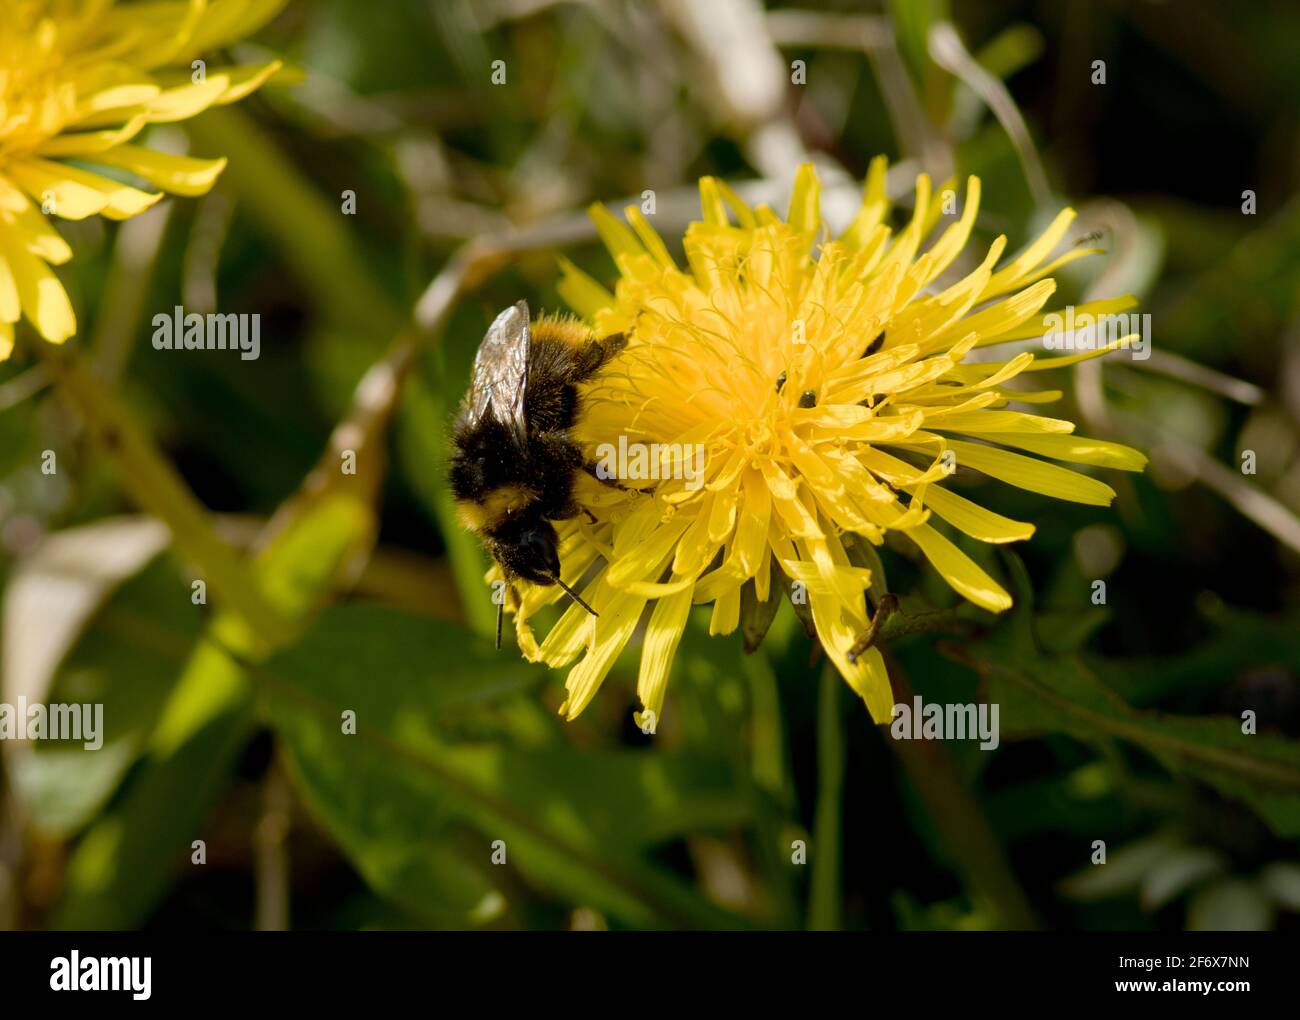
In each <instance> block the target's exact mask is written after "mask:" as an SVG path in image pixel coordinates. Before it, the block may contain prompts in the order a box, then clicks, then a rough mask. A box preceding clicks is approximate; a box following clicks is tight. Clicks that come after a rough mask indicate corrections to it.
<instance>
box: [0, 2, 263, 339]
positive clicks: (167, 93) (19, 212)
mask: <svg viewBox="0 0 1300 1020" xmlns="http://www.w3.org/2000/svg"><path fill="white" fill-rule="evenodd" d="M283 6H284V0H206V2H205V0H168V2H159V3H134V2H120V3H115V2H114V0H0V359H3V358H7V357H8V356H9V353H10V351H11V350H12V348H13V336H14V324H15V323H16V322H18V320H19V319H20V318H22V317H23V316H26V318H27V319H28V320H29V321H30V322H31V323H32V324H33V325H34V326H35V327H36V329H37V331H38V332H39V333H40V334H41V336H43V337H45V339H47V340H50V341H52V342H54V343H62V342H63V341H64V340H66V339H67V338H68V337H70V336H72V334H73V333H75V332H76V329H77V322H76V317H75V316H74V314H73V311H72V305H71V303H70V302H69V300H68V296H67V294H66V293H65V292H64V290H63V286H62V285H61V284H60V283H59V281H58V279H57V278H56V277H55V275H54V274H53V273H52V272H51V271H50V268H49V266H50V265H62V264H63V263H64V262H67V261H68V260H69V259H70V258H71V257H72V251H71V249H70V248H69V247H68V245H67V242H65V241H64V240H63V238H62V237H60V236H59V234H58V232H57V231H55V230H54V229H53V228H52V227H51V226H50V224H49V222H48V221H47V220H46V218H45V216H46V215H50V216H57V217H60V218H62V219H65V220H80V219H85V218H86V217H88V216H94V215H96V214H101V215H103V216H106V217H108V218H109V219H114V220H124V219H128V218H129V217H131V216H135V215H136V214H138V213H141V212H143V211H144V210H145V209H148V208H149V207H150V206H151V205H153V204H154V203H155V202H157V201H158V200H159V199H160V198H162V193H163V192H171V193H173V194H176V195H201V194H204V193H205V192H206V191H207V190H208V189H209V188H211V187H212V185H213V183H214V182H215V181H216V179H217V175H218V174H220V173H221V171H222V169H223V168H224V167H225V165H226V161H225V160H224V159H193V158H189V157H186V156H175V155H169V154H167V153H162V152H155V151H153V150H151V149H147V148H144V147H142V146H139V145H135V144H132V142H131V140H132V139H133V138H135V136H136V135H138V134H139V133H140V132H141V131H142V130H144V128H145V127H146V126H147V125H149V124H159V123H169V122H172V121H179V120H185V119H186V118H188V117H193V116H194V115H195V114H197V113H200V112H202V111H203V110H206V109H207V108H208V107H209V106H214V105H219V104H224V103H232V102H235V101H236V100H238V99H242V98H243V97H244V96H246V95H248V94H249V93H250V92H252V91H253V90H254V89H256V88H258V87H259V86H260V85H261V84H262V83H263V82H265V81H266V80H267V78H269V77H270V76H271V75H272V74H274V73H275V71H276V70H277V69H278V68H279V66H280V64H279V62H278V61H272V62H271V63H267V64H258V65H252V66H240V67H225V68H208V67H207V66H206V64H205V63H204V62H203V61H201V60H200V59H199V56H200V54H203V53H208V52H211V51H213V50H215V49H218V48H219V47H222V46H226V45H228V44H230V43H232V42H235V41H237V40H238V39H240V38H242V37H243V36H245V35H247V34H248V33H250V32H252V31H254V30H255V29H257V28H259V27H261V26H262V25H263V24H265V23H266V22H267V21H269V20H270V19H271V18H272V17H274V16H275V15H276V14H277V13H278V12H279V10H280V9H281V7H283ZM121 177H127V178H139V179H141V180H142V181H147V182H148V183H150V184H152V185H153V186H154V187H156V188H160V189H161V191H143V190H140V189H138V188H135V187H132V186H130V185H129V184H126V183H123V181H122V180H121V179H119V178H121Z"/></svg>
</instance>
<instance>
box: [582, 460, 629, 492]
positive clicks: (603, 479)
mask: <svg viewBox="0 0 1300 1020" xmlns="http://www.w3.org/2000/svg"><path fill="white" fill-rule="evenodd" d="M582 470H583V471H585V472H587V474H589V475H591V477H592V478H594V479H596V481H598V482H600V484H601V485H608V486H609V487H610V488H611V489H618V490H619V491H620V492H637V491H638V490H636V489H633V488H631V487H630V486H627V485H624V484H623V483H622V482H620V481H619V480H618V479H616V478H609V477H607V476H605V475H602V474H601V473H600V465H599V464H597V463H596V462H595V461H594V460H589V461H587V463H585V464H583V465H582Z"/></svg>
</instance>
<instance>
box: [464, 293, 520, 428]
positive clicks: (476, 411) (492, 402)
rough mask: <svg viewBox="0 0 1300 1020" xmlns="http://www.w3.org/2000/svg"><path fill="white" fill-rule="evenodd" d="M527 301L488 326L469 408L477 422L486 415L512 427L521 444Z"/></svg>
mask: <svg viewBox="0 0 1300 1020" xmlns="http://www.w3.org/2000/svg"><path fill="white" fill-rule="evenodd" d="M531 344H532V332H531V330H530V329H529V327H528V302H527V301H520V302H519V303H518V304H514V305H511V306H510V307H509V308H507V309H506V310H505V311H504V312H502V313H501V314H500V315H498V316H497V317H496V318H495V319H494V320H493V322H492V325H491V326H489V327H488V331H487V335H486V336H484V337H483V343H482V344H480V345H479V349H478V354H477V355H476V356H475V358H474V379H473V381H472V382H471V383H470V387H469V411H470V415H471V417H472V420H474V421H476V422H477V421H480V420H481V419H482V418H483V416H484V415H486V414H489V413H490V414H491V415H492V417H494V418H495V419H497V421H499V422H501V424H503V425H506V426H508V427H509V429H510V431H511V432H513V433H514V436H515V438H516V439H517V440H518V441H519V444H520V445H521V446H522V445H523V444H524V443H525V442H526V441H527V439H528V425H527V422H526V421H525V420H524V392H525V390H527V388H528V351H529V347H530V346H531Z"/></svg>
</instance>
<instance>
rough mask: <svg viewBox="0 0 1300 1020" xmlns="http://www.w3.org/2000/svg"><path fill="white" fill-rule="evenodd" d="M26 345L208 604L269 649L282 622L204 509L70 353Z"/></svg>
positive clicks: (42, 345) (43, 345) (111, 396)
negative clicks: (230, 613)
mask: <svg viewBox="0 0 1300 1020" xmlns="http://www.w3.org/2000/svg"><path fill="white" fill-rule="evenodd" d="M32 346H33V347H34V348H35V350H36V352H37V354H38V355H39V356H40V358H41V360H42V361H43V363H44V365H45V368H46V370H47V371H48V372H49V375H50V378H52V379H53V380H54V382H55V385H56V386H57V388H58V390H59V392H60V393H61V394H62V396H63V397H64V399H65V400H66V401H67V402H68V404H69V405H70V406H71V407H72V408H73V409H74V410H75V411H76V413H77V414H79V415H80V416H81V417H82V418H83V419H84V421H85V423H86V426H87V429H88V432H89V435H90V437H91V439H92V440H93V442H94V443H95V445H96V447H97V448H98V449H99V452H100V453H101V454H102V455H103V456H104V457H106V458H107V459H108V461H109V463H110V464H111V465H112V467H113V469H114V472H115V473H116V475H117V478H118V481H119V483H120V484H121V485H122V488H123V489H125V490H126V492H127V493H128V494H129V495H130V497H131V498H132V499H133V500H134V501H135V502H136V503H138V504H139V505H140V507H141V508H142V509H143V510H145V511H146V512H148V513H150V514H152V515H153V516H155V517H157V518H158V519H159V520H161V521H162V522H163V523H164V524H166V525H167V527H168V529H170V531H171V534H172V545H173V547H174V548H175V550H176V552H177V553H178V554H179V555H180V556H181V557H182V558H183V559H185V560H188V561H190V562H191V563H193V565H194V566H195V567H196V568H197V569H198V570H199V571H201V572H202V574H203V577H204V579H205V580H206V581H207V583H208V585H209V586H210V587H211V588H212V593H213V595H214V597H215V598H216V599H217V600H218V601H219V602H220V603H222V604H223V605H225V606H226V607H228V608H230V609H232V610H234V611H235V612H237V613H238V614H239V616H241V617H242V618H243V620H244V622H245V623H246V624H247V625H248V627H249V628H251V630H252V631H253V632H254V633H255V634H257V635H258V637H259V638H261V639H262V640H264V641H266V642H267V643H268V644H272V645H274V644H275V643H276V641H277V638H278V637H279V635H280V634H281V633H282V632H283V629H284V622H283V620H282V619H281V616H280V614H279V613H278V612H277V611H276V610H275V609H274V608H273V607H272V606H271V605H270V604H269V603H268V602H267V600H266V599H265V598H264V597H263V595H262V592H261V590H260V589H259V588H258V586H257V582H256V581H255V579H254V577H253V574H252V571H251V570H250V569H249V567H248V564H247V563H246V562H245V560H244V558H243V557H242V556H241V555H240V554H239V553H238V552H237V551H236V550H235V549H234V548H233V547H232V546H230V545H228V544H227V543H226V542H225V541H223V540H222V539H221V538H220V537H219V536H218V535H217V533H216V531H215V530H214V528H213V525H212V518H211V515H210V514H209V513H208V511H207V508H206V507H204V506H203V505H202V504H201V503H200V502H199V501H198V500H197V499H196V498H195V496H194V494H193V493H192V492H191V491H190V489H189V487H188V486H187V485H186V484H185V482H184V481H182V480H181V478H180V477H179V476H178V475H177V474H176V472H175V471H174V470H173V469H172V467H171V465H170V464H168V463H167V461H166V460H165V459H164V458H163V456H162V455H161V454H160V453H159V452H158V450H157V449H156V448H155V447H154V445H153V443H152V442H151V440H150V439H149V437H148V436H147V435H145V433H144V431H143V430H142V429H141V428H140V427H139V426H138V425H137V424H136V422H135V420H134V419H133V418H132V417H131V415H130V413H129V412H128V411H127V410H126V408H124V407H123V406H122V405H121V404H120V403H119V402H118V400H117V399H116V397H115V396H114V394H113V393H112V392H111V391H110V389H109V388H108V387H107V386H105V385H104V384H103V383H102V382H101V381H100V380H99V379H98V378H96V377H95V375H94V374H93V373H92V372H91V371H90V369H89V368H88V367H87V366H86V365H85V364H84V362H83V360H82V359H81V357H80V356H79V355H78V354H77V352H76V351H72V350H67V349H63V348H59V347H55V346H53V345H51V344H48V343H46V342H45V341H43V340H39V339H38V340H35V341H34V342H33V344H32Z"/></svg>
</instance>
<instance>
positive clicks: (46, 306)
mask: <svg viewBox="0 0 1300 1020" xmlns="http://www.w3.org/2000/svg"><path fill="white" fill-rule="evenodd" d="M0 243H3V245H4V260H5V261H6V262H7V263H8V264H9V269H10V271H11V272H12V273H13V279H14V284H15V287H16V289H17V291H18V300H19V302H20V303H21V304H22V309H23V314H24V315H25V316H27V318H28V319H30V320H31V322H32V325H34V326H35V327H36V331H37V332H38V333H40V334H41V336H43V337H44V338H45V339H46V340H48V341H50V342H51V343H56V344H61V343H63V341H65V340H67V339H68V337H70V336H72V334H74V333H75V332H76V331H77V317H76V316H75V315H74V314H73V312H72V302H71V301H69V300H68V295H67V292H66V291H65V290H64V289H63V284H61V283H59V280H58V278H57V277H56V276H55V275H54V274H53V273H52V272H50V268H49V266H47V265H46V264H45V263H44V262H42V261H41V260H40V259H38V258H37V257H36V256H35V255H32V254H31V253H30V252H27V251H24V250H23V249H22V248H20V247H18V245H17V244H15V243H14V242H13V241H12V240H10V239H8V238H4V237H3V236H0Z"/></svg>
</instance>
